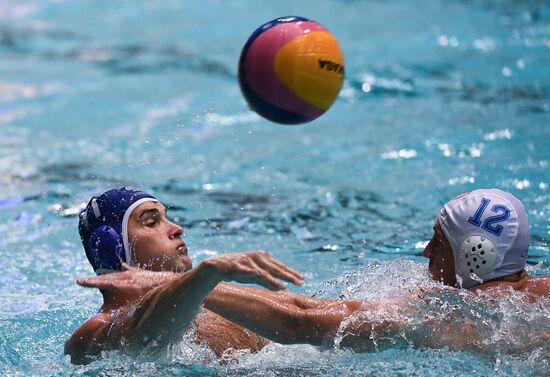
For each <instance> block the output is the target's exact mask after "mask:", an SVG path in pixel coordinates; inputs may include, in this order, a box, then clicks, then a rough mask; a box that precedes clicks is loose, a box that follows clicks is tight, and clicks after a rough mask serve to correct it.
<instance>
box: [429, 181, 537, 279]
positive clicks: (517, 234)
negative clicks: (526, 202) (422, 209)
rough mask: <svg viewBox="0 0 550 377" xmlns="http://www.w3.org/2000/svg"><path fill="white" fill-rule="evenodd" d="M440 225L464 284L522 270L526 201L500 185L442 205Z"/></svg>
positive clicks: (526, 239)
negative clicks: (522, 201)
mask: <svg viewBox="0 0 550 377" xmlns="http://www.w3.org/2000/svg"><path fill="white" fill-rule="evenodd" d="M438 221H439V225H440V226H441V229H442V230H443V233H445V236H446V237H447V240H448V241H449V243H450V245H451V248H452V250H453V255H454V262H455V274H456V279H457V282H458V284H459V285H460V286H461V287H462V288H471V287H473V286H474V285H476V284H479V283H481V282H483V281H487V280H490V279H495V278H498V277H500V276H505V275H509V274H512V273H515V272H519V271H521V270H523V268H524V267H525V263H526V261H527V251H528V248H529V222H528V220H527V214H526V213H525V208H523V204H521V202H520V201H519V200H518V199H517V198H516V197H514V196H513V195H512V194H509V193H506V192H504V191H501V190H499V189H480V190H475V191H472V192H469V193H466V194H462V195H459V196H457V197H456V198H454V199H453V200H451V201H449V202H448V203H447V204H445V205H444V206H443V208H442V209H441V211H440V213H439V217H438Z"/></svg>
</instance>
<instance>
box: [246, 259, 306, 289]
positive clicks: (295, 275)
mask: <svg viewBox="0 0 550 377" xmlns="http://www.w3.org/2000/svg"><path fill="white" fill-rule="evenodd" d="M254 262H256V264H257V265H258V266H259V267H260V268H262V269H264V270H265V271H267V272H269V274H271V275H273V276H275V277H277V278H279V279H282V280H285V281H288V282H291V283H293V284H296V285H302V284H303V279H304V276H303V275H302V274H300V273H299V272H298V271H296V270H294V269H293V268H290V267H288V266H287V265H285V264H284V263H282V262H281V261H279V260H277V259H275V258H274V257H273V256H272V255H270V254H269V253H266V252H258V253H255V254H254Z"/></svg>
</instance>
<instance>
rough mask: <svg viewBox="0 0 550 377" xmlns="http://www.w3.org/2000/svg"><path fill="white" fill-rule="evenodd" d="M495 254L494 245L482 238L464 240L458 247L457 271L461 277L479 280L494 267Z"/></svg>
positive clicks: (475, 237) (473, 237) (472, 237)
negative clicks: (458, 261) (458, 270)
mask: <svg viewBox="0 0 550 377" xmlns="http://www.w3.org/2000/svg"><path fill="white" fill-rule="evenodd" d="M496 262H497V252H496V249H495V245H493V243H492V242H491V241H490V240H489V239H487V238H485V237H482V236H471V237H468V238H466V239H465V240H464V242H463V243H462V246H461V247H460V263H459V269H460V271H461V272H462V275H463V276H468V275H470V279H473V280H479V279H480V278H479V276H485V274H487V273H488V272H490V271H493V269H494V268H495V266H496Z"/></svg>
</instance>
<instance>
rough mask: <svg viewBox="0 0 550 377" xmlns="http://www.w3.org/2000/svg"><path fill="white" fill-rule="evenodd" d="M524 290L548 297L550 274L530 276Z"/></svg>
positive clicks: (549, 292)
mask: <svg viewBox="0 0 550 377" xmlns="http://www.w3.org/2000/svg"><path fill="white" fill-rule="evenodd" d="M522 290H523V291H526V292H529V293H532V294H534V295H537V296H542V297H546V298H548V297H550V276H529V278H528V280H527V282H526V284H525V286H524V287H523V289H522Z"/></svg>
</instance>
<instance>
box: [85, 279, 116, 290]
mask: <svg viewBox="0 0 550 377" xmlns="http://www.w3.org/2000/svg"><path fill="white" fill-rule="evenodd" d="M76 284H78V285H80V286H81V287H86V288H99V289H105V290H108V289H109V288H112V284H111V283H108V282H105V281H102V280H100V279H97V278H95V277H92V278H80V279H78V280H77V281H76Z"/></svg>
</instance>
